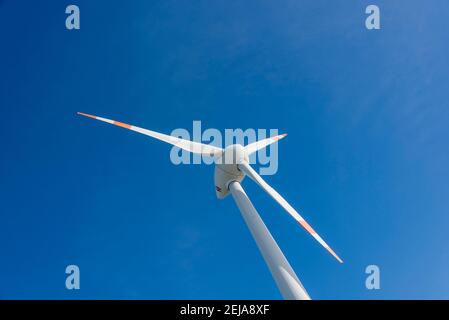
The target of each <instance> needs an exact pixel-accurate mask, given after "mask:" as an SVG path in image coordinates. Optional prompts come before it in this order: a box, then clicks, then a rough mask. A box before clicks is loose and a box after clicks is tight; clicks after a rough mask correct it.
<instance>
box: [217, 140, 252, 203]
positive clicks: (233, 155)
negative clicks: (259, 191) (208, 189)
mask: <svg viewBox="0 0 449 320" xmlns="http://www.w3.org/2000/svg"><path fill="white" fill-rule="evenodd" d="M248 159H249V158H248V153H247V152H246V150H245V148H244V147H243V146H242V145H241V144H233V145H230V146H228V147H226V148H225V149H224V150H223V152H222V154H221V155H220V156H219V157H218V158H217V159H216V161H215V163H216V165H215V174H214V179H215V193H216V195H217V198H218V199H223V198H225V197H226V196H227V195H228V194H229V184H230V183H231V182H232V181H238V182H241V181H242V180H243V178H244V177H245V174H244V173H243V172H242V171H240V169H239V168H238V165H239V164H240V163H242V162H248Z"/></svg>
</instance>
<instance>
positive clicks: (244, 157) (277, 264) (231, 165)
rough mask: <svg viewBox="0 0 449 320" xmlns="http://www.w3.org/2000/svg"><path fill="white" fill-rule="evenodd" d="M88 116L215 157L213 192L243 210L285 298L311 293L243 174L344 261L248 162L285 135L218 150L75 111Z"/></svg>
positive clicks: (190, 150) (303, 296) (305, 297)
mask: <svg viewBox="0 0 449 320" xmlns="http://www.w3.org/2000/svg"><path fill="white" fill-rule="evenodd" d="M78 114H79V115H83V116H86V117H89V118H93V119H96V120H100V121H103V122H106V123H109V124H113V125H116V126H119V127H122V128H125V129H129V130H132V131H135V132H138V133H141V134H144V135H147V136H150V137H153V138H156V139H158V140H161V141H163V142H166V143H169V144H171V145H174V146H177V147H179V148H181V149H183V150H186V151H189V152H192V153H196V154H201V155H206V156H210V157H214V158H215V160H216V161H215V164H216V165H215V191H216V195H217V197H218V198H219V199H223V198H225V197H226V196H227V195H228V194H229V193H231V194H232V196H233V198H234V200H235V202H236V203H237V206H238V207H239V209H240V212H241V213H242V216H243V219H244V220H245V222H246V224H247V226H248V228H249V230H250V232H251V234H252V236H253V238H254V240H255V241H256V244H257V246H258V247H259V250H260V252H261V254H262V256H263V258H264V259H265V262H266V263H267V265H268V268H269V269H270V272H271V274H272V276H273V278H274V280H275V282H276V284H277V286H278V288H279V291H280V292H281V294H282V296H283V297H284V299H288V300H309V299H310V296H309V294H308V293H307V291H306V290H305V288H304V287H303V285H302V284H301V281H299V279H298V277H297V275H296V274H295V272H294V271H293V268H292V267H291V266H290V264H289V263H288V261H287V259H286V258H285V256H284V254H283V253H282V251H281V249H280V248H279V246H278V245H277V243H276V241H275V240H274V239H273V236H272V235H271V233H270V231H268V229H267V227H266V226H265V224H264V222H263V221H262V219H261V218H260V216H259V214H258V213H257V211H256V209H255V208H254V206H253V204H252V203H251V200H250V199H249V198H248V196H247V195H246V193H245V191H244V190H243V188H242V185H241V182H242V180H243V178H244V177H245V176H248V177H250V178H251V179H252V180H253V181H254V182H256V183H257V184H258V185H259V186H260V187H261V188H262V189H263V190H265V192H266V193H268V194H269V195H270V196H271V197H272V198H273V199H274V200H275V201H276V202H277V203H278V204H279V205H280V206H281V207H282V208H284V209H285V211H287V212H288V213H289V214H290V215H291V216H292V217H293V219H295V220H296V221H297V222H298V223H299V224H300V225H301V226H302V227H303V228H304V229H305V230H306V231H307V232H308V233H310V234H311V235H312V237H314V238H315V240H317V241H318V242H319V243H320V244H321V245H322V246H323V247H324V248H325V249H326V250H327V251H329V253H330V254H332V255H333V256H334V257H335V259H337V260H338V261H339V262H340V263H343V261H342V260H341V259H340V258H339V257H338V256H337V254H336V253H335V252H334V251H333V250H332V249H331V248H330V247H329V246H328V245H327V243H326V242H324V240H323V239H322V238H321V237H320V236H319V235H318V233H316V231H315V230H314V229H313V228H312V227H311V226H310V225H309V224H308V223H307V222H306V220H304V218H303V217H302V216H301V215H300V214H299V213H298V212H297V211H296V210H295V209H294V208H293V207H292V206H291V205H290V204H289V203H288V202H287V201H286V200H285V199H284V198H283V197H282V196H281V195H280V194H279V193H278V192H277V191H276V190H274V189H273V188H272V187H271V186H270V185H268V183H266V182H265V181H264V180H263V179H262V177H261V176H260V175H259V174H257V172H256V171H254V169H253V168H252V167H251V166H250V165H249V160H248V159H249V158H248V157H249V155H251V154H252V153H254V152H257V151H258V150H260V149H263V148H265V147H267V146H269V145H270V144H272V143H275V142H277V141H278V140H280V139H282V138H284V137H285V136H286V134H283V135H278V136H274V137H271V138H267V139H263V140H259V141H256V142H254V143H251V144H249V145H246V146H242V145H240V144H234V145H230V146H228V147H226V148H225V149H221V148H218V147H215V146H212V145H206V144H202V143H199V142H193V141H189V140H184V139H180V138H177V137H173V136H169V135H166V134H162V133H158V132H155V131H151V130H147V129H143V128H139V127H136V126H133V125H130V124H126V123H123V122H119V121H114V120H109V119H106V118H102V117H97V116H94V115H90V114H86V113H82V112H78Z"/></svg>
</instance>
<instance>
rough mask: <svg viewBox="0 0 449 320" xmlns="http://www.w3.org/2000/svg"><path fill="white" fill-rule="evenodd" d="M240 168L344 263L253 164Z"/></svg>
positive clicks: (244, 164)
mask: <svg viewBox="0 0 449 320" xmlns="http://www.w3.org/2000/svg"><path fill="white" fill-rule="evenodd" d="M238 168H239V169H240V170H242V171H243V172H244V173H246V174H247V175H248V176H249V177H250V178H251V179H252V180H254V181H255V182H256V183H257V184H258V185H259V186H260V187H262V189H264V190H265V192H267V193H268V194H269V195H270V196H271V197H272V198H273V199H274V200H276V202H277V203H279V204H280V205H281V207H283V208H284V209H285V210H286V211H287V212H288V213H289V214H290V215H291V216H292V217H293V218H294V219H295V220H296V221H297V222H298V223H299V224H300V225H301V226H302V227H303V228H304V229H306V231H307V232H308V233H310V234H311V235H312V237H314V238H315V240H317V241H318V242H319V243H320V244H321V245H322V246H323V247H324V248H325V249H326V250H327V251H329V253H330V254H332V255H333V256H334V257H335V259H337V260H338V261H339V262H340V263H343V260H341V259H340V257H339V256H338V255H337V254H336V253H335V252H334V250H332V249H331V248H330V247H329V246H328V245H327V243H326V242H324V240H323V239H322V238H321V237H320V236H319V235H318V233H316V231H315V230H313V228H312V227H311V226H310V225H309V224H308V223H307V222H306V220H304V218H303V217H301V215H300V214H299V213H298V212H297V211H296V210H295V209H294V208H293V207H292V206H291V205H290V204H289V203H288V202H287V201H286V200H285V199H284V198H283V197H282V196H281V195H280V194H279V193H278V192H277V191H276V190H274V189H273V188H272V187H271V186H270V185H269V184H268V183H266V182H265V181H264V180H263V179H262V177H261V176H260V175H259V174H258V173H257V172H256V171H254V169H253V168H251V166H250V165H249V164H248V163H246V162H243V163H240V164H239V165H238Z"/></svg>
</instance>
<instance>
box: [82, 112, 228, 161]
mask: <svg viewBox="0 0 449 320" xmlns="http://www.w3.org/2000/svg"><path fill="white" fill-rule="evenodd" d="M78 114H79V115H82V116H85V117H89V118H93V119H97V120H100V121H103V122H106V123H110V124H113V125H116V126H119V127H122V128H125V129H129V130H132V131H135V132H138V133H141V134H144V135H147V136H150V137H153V138H156V139H158V140H161V141H164V142H166V143H169V144H171V145H174V146H176V147H179V148H181V149H184V150H186V151H189V152H192V153H199V154H203V155H207V156H211V157H213V156H217V155H219V154H221V153H222V151H223V150H222V149H221V148H217V147H214V146H211V145H207V144H202V143H199V142H193V141H189V140H184V139H180V138H177V137H173V136H169V135H166V134H162V133H159V132H155V131H151V130H147V129H143V128H139V127H136V126H133V125H130V124H127V123H123V122H119V121H114V120H109V119H106V118H102V117H97V116H93V115H91V114H87V113H82V112H78Z"/></svg>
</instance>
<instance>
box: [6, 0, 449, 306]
mask: <svg viewBox="0 0 449 320" xmlns="http://www.w3.org/2000/svg"><path fill="white" fill-rule="evenodd" d="M71 3H75V4H77V5H79V7H80V10H81V30H79V31H68V30H66V29H65V18H66V15H65V7H66V6H67V5H68V4H70V3H65V2H63V1H59V3H56V2H50V1H48V2H44V3H41V2H39V3H38V2H34V3H30V2H27V1H10V0H3V1H0V39H1V50H0V108H1V114H2V115H1V117H0V139H1V140H0V141H1V145H2V153H1V157H0V177H1V179H0V194H1V207H2V209H1V211H0V253H1V255H0V298H2V299H6V298H7V299H9V298H31V299H36V298H44V299H48V298H57V299H77V298H88V299H91V298H94V299H99V298H101V299H108V298H118V299H135V298H137V299H197V298H198V299H252V298H254V299H258V298H260V299H278V298H280V294H279V293H278V291H277V289H276V287H275V285H274V283H273V281H272V279H271V276H270V273H269V271H268V269H267V268H266V266H265V264H264V261H263V259H262V257H261V256H260V254H259V252H258V250H257V247H256V245H255V243H254V241H253V239H252V238H251V235H250V233H249V231H248V230H247V228H246V226H245V224H244V222H243V220H242V218H241V216H240V213H239V211H238V209H237V207H236V205H235V204H234V202H233V201H232V199H231V198H227V199H225V200H223V201H219V200H217V199H216V198H215V192H214V185H213V167H212V166H205V165H204V166H198V165H190V166H189V165H181V166H174V165H173V164H172V163H171V162H170V159H169V151H170V147H169V146H167V145H165V144H163V143H160V142H158V141H154V140H152V139H150V138H149V137H145V136H141V135H138V134H135V133H132V132H129V131H126V130H123V129H121V128H117V127H113V126H109V125H106V124H103V123H99V122H97V121H94V120H91V119H87V118H81V117H79V116H76V112H77V111H84V112H88V113H93V114H97V115H100V116H104V117H107V118H111V119H116V120H120V121H123V122H129V123H132V124H135V125H139V126H142V127H145V128H148V129H152V130H156V131H159V132H164V133H170V132H171V131H172V130H173V129H175V128H187V129H189V128H191V126H192V121H193V120H201V121H202V124H203V127H205V128H217V129H220V130H224V129H225V128H243V129H245V128H277V129H279V130H280V132H287V133H288V134H289V136H288V137H287V138H286V139H284V140H282V141H281V142H280V145H279V158H280V160H279V171H278V173H277V174H276V175H275V176H269V177H266V180H267V182H268V183H270V184H271V185H272V186H273V187H274V188H276V189H277V190H278V191H279V192H280V193H281V194H283V195H284V196H285V198H286V199H287V200H288V201H290V203H291V204H292V205H293V206H294V207H295V208H297V209H298V211H300V212H301V213H302V214H303V216H304V217H305V218H306V219H307V220H308V221H309V222H310V224H311V225H312V226H314V227H315V229H316V230H317V231H318V232H319V233H320V234H321V235H322V236H323V238H324V239H325V240H326V241H327V242H328V243H329V244H330V245H331V247H333V248H334V249H335V251H336V252H337V253H338V254H339V255H340V256H341V257H342V258H343V260H345V264H343V265H340V264H338V263H337V262H336V261H335V260H334V259H333V258H332V257H331V256H330V255H329V254H328V253H327V252H326V251H325V250H324V249H323V248H321V247H320V246H319V245H318V244H317V243H316V242H315V241H314V240H313V238H312V237H310V236H309V235H308V234H306V232H304V230H302V229H301V228H299V227H298V225H297V224H296V223H295V222H294V221H293V220H292V219H291V218H290V217H289V216H288V215H287V214H286V213H285V212H284V211H283V210H282V208H280V207H279V206H278V205H277V204H276V203H274V201H273V200H272V199H271V198H270V197H269V196H267V195H266V194H265V193H264V192H263V191H262V190H260V189H259V188H258V187H256V186H255V185H254V184H253V183H251V181H249V180H248V181H246V180H245V181H244V184H243V186H244V188H245V189H246V191H247V193H248V195H249V196H250V197H251V199H252V201H253V203H254V205H255V206H256V208H258V210H259V211H260V213H261V216H262V218H263V219H264V221H265V222H266V224H267V226H268V227H269V228H270V230H271V232H272V234H273V236H274V237H275V238H276V240H277V241H278V244H279V245H280V247H281V248H282V249H283V251H284V253H285V255H286V256H287V258H288V259H289V261H290V263H291V265H292V266H293V267H294V269H295V271H296V272H297V274H298V276H299V277H300V279H301V280H302V282H303V284H304V286H305V287H306V288H307V290H308V291H309V293H310V295H311V296H312V298H317V299H345V298H349V299H379V298H384V299H393V298H402V299H409V298H412V299H416V298H425V299H431V298H446V299H447V298H449V290H448V289H449V272H448V270H449V251H448V250H447V243H448V242H449V233H448V232H447V230H448V225H449V204H448V199H449V182H448V181H449V169H448V165H447V164H448V160H449V148H448V147H447V137H448V134H449V127H448V125H447V124H448V121H449V110H448V106H447V103H448V102H447V101H448V94H449V84H448V81H447V75H448V71H449V61H448V59H447V55H448V51H449V50H448V49H449V45H448V43H447V35H446V34H447V30H448V28H449V21H448V19H447V18H448V17H447V12H449V11H448V9H449V3H448V2H447V1H443V0H440V1H437V0H434V1H393V2H392V1H375V2H372V1H370V2H368V1H337V2H335V1H333V2H331V1H319V0H318V1H281V2H273V1H182V2H176V1H129V2H127V3H125V2H123V1H80V0H77V1H73V2H71ZM371 3H375V4H377V5H379V7H380V9H381V26H382V29H381V30H379V31H368V30H366V29H365V27H364V20H365V16H366V15H365V13H364V11H365V7H366V6H367V5H368V4H371ZM69 264H76V265H78V266H79V267H80V269H81V290H78V291H68V290H66V289H65V278H66V275H65V272H64V271H65V267H66V266H67V265H69ZM369 264H376V265H378V266H379V267H380V270H381V289H380V290H377V291H368V290H366V288H365V277H366V275H365V273H364V270H365V267H366V266H367V265H369Z"/></svg>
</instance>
